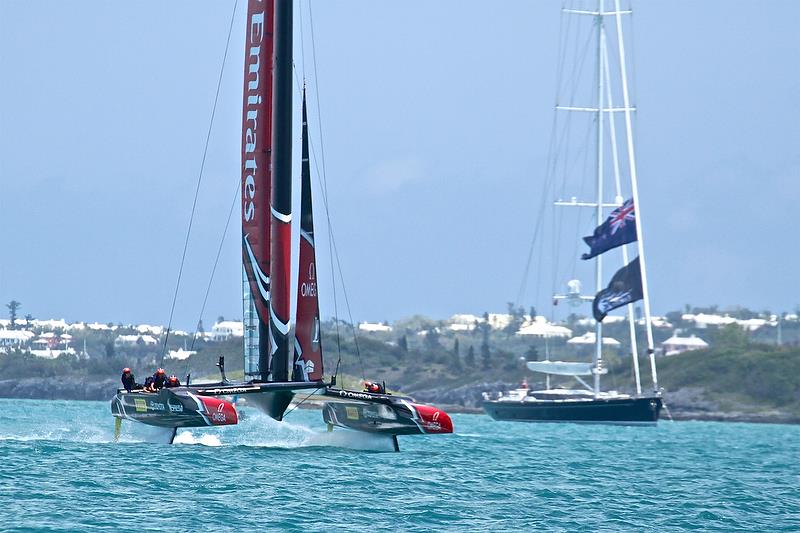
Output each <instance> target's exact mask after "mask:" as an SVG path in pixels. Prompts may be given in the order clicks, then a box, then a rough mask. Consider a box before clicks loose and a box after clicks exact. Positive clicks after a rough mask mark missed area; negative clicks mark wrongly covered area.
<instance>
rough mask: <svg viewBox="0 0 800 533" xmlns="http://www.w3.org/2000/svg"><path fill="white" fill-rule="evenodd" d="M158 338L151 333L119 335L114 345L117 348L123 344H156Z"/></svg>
mask: <svg viewBox="0 0 800 533" xmlns="http://www.w3.org/2000/svg"><path fill="white" fill-rule="evenodd" d="M156 344H158V340H157V339H156V338H155V337H153V336H151V335H119V336H118V337H117V338H116V339H114V346H116V347H117V348H120V347H123V346H138V345H145V346H155V345H156Z"/></svg>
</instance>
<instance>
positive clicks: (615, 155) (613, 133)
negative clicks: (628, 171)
mask: <svg viewBox="0 0 800 533" xmlns="http://www.w3.org/2000/svg"><path fill="white" fill-rule="evenodd" d="M608 63H609V61H608V46H604V47H603V75H604V76H605V82H606V86H607V87H608V90H607V91H606V102H607V103H608V109H614V99H613V97H612V95H611V74H610V73H609V68H608ZM608 127H609V139H610V140H611V156H612V159H613V163H614V191H615V193H616V198H615V203H616V204H617V205H622V203H623V198H622V185H621V180H620V170H619V151H618V150H617V130H616V118H615V117H614V115H613V114H611V115H610V116H609V118H608ZM628 262H629V258H628V245H627V244H623V245H622V263H623V264H625V265H627V264H628ZM626 307H627V308H628V330H629V334H630V341H631V358H632V359H633V374H634V382H635V384H636V394H641V393H642V380H641V377H640V375H639V348H638V346H637V345H636V322H635V320H634V318H635V317H634V313H633V304H628V305H627V306H626Z"/></svg>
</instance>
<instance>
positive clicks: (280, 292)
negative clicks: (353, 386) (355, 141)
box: [270, 0, 293, 381]
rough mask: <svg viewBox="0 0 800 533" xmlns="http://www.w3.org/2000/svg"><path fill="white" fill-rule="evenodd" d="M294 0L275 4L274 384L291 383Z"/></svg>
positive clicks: (271, 266)
mask: <svg viewBox="0 0 800 533" xmlns="http://www.w3.org/2000/svg"><path fill="white" fill-rule="evenodd" d="M292 9H293V5H292V0H275V59H274V74H273V80H272V92H273V113H272V196H271V201H272V204H271V211H272V220H271V227H270V234H271V239H270V247H271V261H270V281H271V287H270V297H271V298H270V346H271V355H272V359H271V365H270V366H271V367H270V370H271V378H272V381H288V380H289V306H290V296H289V285H290V283H289V275H290V269H291V266H290V265H291V263H290V261H291V221H292V37H293V32H292V25H293V20H292V19H293V17H292Z"/></svg>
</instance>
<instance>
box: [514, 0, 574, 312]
mask: <svg viewBox="0 0 800 533" xmlns="http://www.w3.org/2000/svg"><path fill="white" fill-rule="evenodd" d="M563 32H564V12H563V10H562V12H561V17H560V18H559V25H558V43H559V47H558V54H557V55H558V59H557V63H556V65H557V67H556V71H557V72H556V87H555V103H554V106H557V105H558V93H559V91H558V87H559V83H560V81H559V80H560V79H561V71H562V70H563V61H562V55H563V50H562V48H563V46H562V35H563ZM556 127H557V111H555V109H554V113H553V120H552V123H551V125H550V142H549V145H548V150H547V158H546V160H545V165H544V167H545V174H544V187H543V189H544V191H543V194H542V198H541V202H540V208H539V215H538V217H537V220H536V223H535V225H534V230H533V236H532V237H531V243H530V246H529V248H528V257H527V259H526V261H525V268H524V269H523V274H522V280H521V281H520V284H519V289H518V290H517V299H516V302H515V305H516V306H517V307H519V306H520V305H521V303H522V300H523V298H525V293H526V292H527V289H528V277H529V276H530V268H531V261H532V259H533V253H534V249H535V247H536V244H537V241H538V235H539V231H540V229H541V225H542V222H543V218H544V212H545V210H546V207H545V202H546V201H547V192H548V191H549V185H550V178H551V176H550V174H549V169H550V164H551V161H552V156H553V147H554V144H555V138H556ZM539 260H540V262H541V255H540V256H539ZM539 276H540V272H538V271H537V283H536V286H537V289H536V297H535V299H534V301H535V302H536V304H538V303H539V288H538V287H539V283H538V281H539ZM535 318H536V317H531V320H533V319H535Z"/></svg>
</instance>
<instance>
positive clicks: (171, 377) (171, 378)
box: [169, 376, 178, 383]
mask: <svg viewBox="0 0 800 533" xmlns="http://www.w3.org/2000/svg"><path fill="white" fill-rule="evenodd" d="M169 381H170V383H172V382H175V381H178V378H177V377H176V376H170V377H169Z"/></svg>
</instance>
